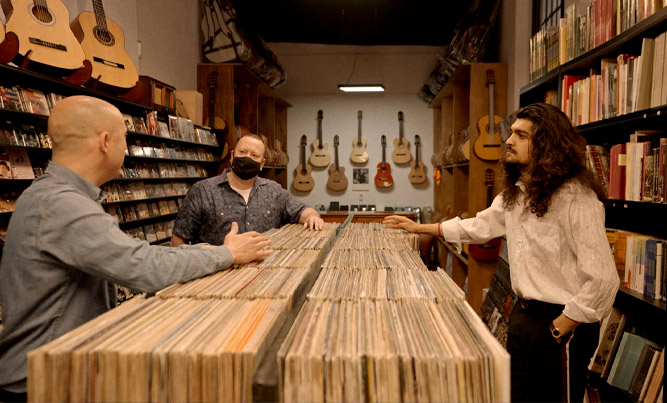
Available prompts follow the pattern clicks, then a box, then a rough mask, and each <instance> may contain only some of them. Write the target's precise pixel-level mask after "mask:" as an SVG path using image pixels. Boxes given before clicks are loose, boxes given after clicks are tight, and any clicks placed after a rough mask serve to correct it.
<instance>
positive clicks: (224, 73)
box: [197, 63, 291, 188]
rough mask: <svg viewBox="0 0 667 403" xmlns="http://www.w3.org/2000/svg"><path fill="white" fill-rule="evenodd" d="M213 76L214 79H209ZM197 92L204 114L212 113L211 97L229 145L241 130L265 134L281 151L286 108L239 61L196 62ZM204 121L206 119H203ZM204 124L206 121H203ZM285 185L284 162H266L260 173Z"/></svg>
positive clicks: (284, 132)
mask: <svg viewBox="0 0 667 403" xmlns="http://www.w3.org/2000/svg"><path fill="white" fill-rule="evenodd" d="M212 77H215V79H213V80H212ZM197 91H199V92H201V93H202V94H203V95H204V102H203V104H204V111H205V112H204V116H211V114H212V113H213V111H211V110H209V109H210V108H211V96H212V95H213V97H214V99H213V100H214V103H213V106H214V108H215V116H216V117H218V118H220V119H222V120H223V121H224V122H225V126H226V133H227V135H226V138H227V143H228V145H229V147H230V148H234V146H235V145H236V142H237V141H238V139H239V138H240V136H241V133H242V132H243V131H244V130H247V131H250V132H251V133H256V134H260V135H263V136H265V137H266V141H267V145H268V148H269V149H271V150H276V149H277V148H278V147H280V149H281V150H282V151H283V152H284V151H285V146H286V144H287V108H289V107H290V106H291V105H290V104H289V103H288V102H287V101H285V100H283V99H281V98H280V97H278V95H277V94H276V93H275V92H274V91H273V90H272V89H271V87H270V86H269V85H268V84H266V83H265V82H264V81H262V80H260V79H259V78H257V77H256V76H255V75H254V74H253V73H252V72H250V70H248V69H247V68H246V67H245V66H244V65H242V64H240V63H201V64H198V65H197ZM205 120H206V119H205ZM205 124H207V123H206V122H205ZM261 175H262V176H263V177H266V178H269V179H272V180H275V181H276V182H278V183H280V184H281V185H282V186H283V187H284V188H287V164H286V163H285V164H276V163H267V164H266V165H265V168H264V170H263V171H262V174H261Z"/></svg>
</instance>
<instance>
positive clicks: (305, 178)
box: [292, 134, 315, 192]
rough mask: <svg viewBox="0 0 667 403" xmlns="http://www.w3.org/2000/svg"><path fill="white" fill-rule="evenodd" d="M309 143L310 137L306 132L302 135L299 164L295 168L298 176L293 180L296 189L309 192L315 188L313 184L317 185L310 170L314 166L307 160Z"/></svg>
mask: <svg viewBox="0 0 667 403" xmlns="http://www.w3.org/2000/svg"><path fill="white" fill-rule="evenodd" d="M307 144H308V138H307V137H306V135H305V134H304V135H303V136H301V144H300V145H299V147H300V148H301V150H300V152H299V166H298V167H296V170H295V173H296V176H295V177H294V182H292V186H294V189H295V190H298V191H299V192H309V191H311V190H313V186H315V181H314V180H313V177H312V176H311V175H310V172H311V171H312V170H313V168H312V167H311V166H310V164H309V163H308V162H307V161H306V145H307Z"/></svg>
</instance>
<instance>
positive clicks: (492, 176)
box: [484, 168, 495, 186]
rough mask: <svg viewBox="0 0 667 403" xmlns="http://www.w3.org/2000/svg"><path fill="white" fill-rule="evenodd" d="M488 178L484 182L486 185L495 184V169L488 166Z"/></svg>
mask: <svg viewBox="0 0 667 403" xmlns="http://www.w3.org/2000/svg"><path fill="white" fill-rule="evenodd" d="M485 176H486V180H485V181H484V184H485V185H486V186H493V181H494V179H495V174H494V173H493V169H491V168H486V174H485Z"/></svg>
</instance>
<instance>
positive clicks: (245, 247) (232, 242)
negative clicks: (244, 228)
mask: <svg viewBox="0 0 667 403" xmlns="http://www.w3.org/2000/svg"><path fill="white" fill-rule="evenodd" d="M224 245H225V246H226V247H227V249H229V251H230V252H232V256H234V263H235V264H243V263H249V262H252V261H254V260H259V261H261V260H264V259H266V258H267V257H268V256H270V255H271V254H272V253H273V250H272V249H265V248H267V247H268V246H269V245H271V240H270V239H269V238H267V237H265V236H264V235H262V234H260V233H258V232H255V231H251V232H244V233H243V234H239V225H238V224H237V223H235V222H233V223H232V228H231V230H230V231H229V233H228V234H227V235H226V236H225V243H224Z"/></svg>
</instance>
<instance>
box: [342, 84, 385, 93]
mask: <svg viewBox="0 0 667 403" xmlns="http://www.w3.org/2000/svg"><path fill="white" fill-rule="evenodd" d="M338 89H339V90H341V91H345V92H384V86H383V85H382V84H340V85H338Z"/></svg>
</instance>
